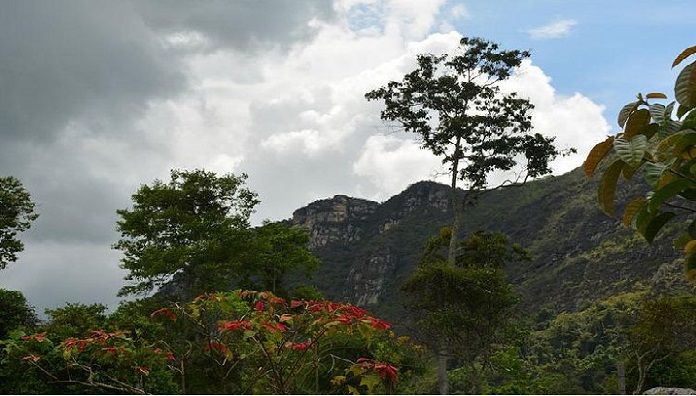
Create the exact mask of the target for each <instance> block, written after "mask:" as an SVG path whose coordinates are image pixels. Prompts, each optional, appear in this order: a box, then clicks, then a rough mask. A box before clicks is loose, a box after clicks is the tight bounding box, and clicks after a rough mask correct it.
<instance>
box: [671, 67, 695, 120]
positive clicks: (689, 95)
mask: <svg viewBox="0 0 696 396" xmlns="http://www.w3.org/2000/svg"><path fill="white" fill-rule="evenodd" d="M674 97H675V98H676V99H677V102H679V104H680V111H681V107H682V106H684V107H686V108H688V109H689V110H690V109H692V108H694V106H696V68H695V67H694V63H691V64H689V65H688V66H686V67H685V68H684V69H683V70H682V71H681V72H680V73H679V76H678V77H677V81H676V82H675V84H674Z"/></svg>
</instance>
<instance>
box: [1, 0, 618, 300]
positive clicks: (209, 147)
mask: <svg viewBox="0 0 696 396" xmlns="http://www.w3.org/2000/svg"><path fill="white" fill-rule="evenodd" d="M252 3H254V4H256V3H255V2H252ZM118 4H121V3H118ZM134 4H136V5H135V6H134V7H132V9H131V8H130V7H125V6H124V7H125V11H123V12H122V14H119V15H123V17H122V18H118V23H116V22H112V21H111V19H110V18H109V17H108V15H104V14H103V13H102V11H100V10H99V9H98V8H94V9H91V8H90V9H89V10H86V11H84V12H88V11H89V12H90V13H94V14H98V15H99V18H97V21H98V22H99V23H94V24H90V25H89V26H91V29H93V30H95V31H96V30H99V29H106V27H105V26H106V25H108V23H107V22H112V23H111V26H110V27H109V30H108V31H106V30H105V31H98V32H89V33H93V34H91V35H88V36H94V37H101V36H104V37H103V39H100V40H101V41H98V42H96V43H95V44H94V45H93V47H94V48H115V49H114V50H110V51H108V53H107V54H106V55H104V56H103V58H104V59H102V61H100V62H96V63H95V62H92V63H84V62H82V63H80V64H79V66H80V67H79V68H77V67H75V68H73V67H67V66H64V65H68V66H70V65H72V63H71V62H73V61H76V59H78V58H76V57H67V56H66V57H65V58H60V59H58V60H60V61H63V62H62V63H61V62H57V61H55V60H53V59H52V58H50V57H48V58H42V57H41V56H39V55H41V54H43V53H44V52H46V53H51V52H50V51H48V50H46V49H44V47H43V46H41V47H35V44H33V43H30V42H25V43H15V44H16V45H18V46H20V47H25V48H26V47H29V48H33V49H35V52H36V56H35V57H32V58H29V59H24V60H22V61H24V62H26V64H20V62H19V61H20V60H19V59H17V58H15V59H14V60H13V61H17V62H18V63H17V70H21V68H23V67H27V66H31V67H37V68H38V67H44V66H45V70H46V73H44V74H45V76H46V77H45V78H42V79H41V80H40V81H36V82H35V84H34V82H31V81H28V82H23V81H19V82H17V86H16V89H15V90H11V91H10V92H11V94H10V96H12V99H13V100H14V99H16V98H18V99H21V96H22V95H24V94H27V95H28V93H33V94H35V96H31V95H28V96H27V98H28V99H27V100H25V101H19V103H20V104H23V103H28V104H27V105H26V106H21V107H22V108H26V109H28V110H27V111H30V112H32V113H31V114H28V115H25V114H18V113H12V114H10V115H9V116H8V117H6V118H7V119H9V120H10V121H11V122H10V123H9V124H8V125H10V124H11V125H10V126H13V125H14V124H18V125H19V124H22V123H23V122H24V124H22V125H21V126H22V128H19V129H17V132H26V133H25V134H22V133H16V134H15V135H10V136H14V139H11V140H9V141H8V143H7V144H6V145H5V146H0V154H2V155H0V163H2V164H3V165H7V167H6V168H7V169H8V170H7V171H8V172H10V173H11V174H15V175H17V176H19V177H21V178H23V180H24V181H26V184H27V187H28V188H29V189H30V191H32V193H33V194H35V195H34V196H35V197H36V198H37V201H38V202H39V203H40V204H41V205H40V207H39V211H40V212H41V217H40V218H39V221H37V223H36V224H35V227H34V229H32V232H31V234H29V237H28V238H27V240H26V242H27V244H26V249H27V252H26V253H27V254H26V255H24V256H22V258H21V262H20V263H16V264H14V265H11V266H10V267H8V269H7V270H5V271H4V272H3V279H2V282H1V283H0V284H2V285H5V286H10V287H15V288H19V289H20V290H24V291H27V294H28V295H29V297H30V300H32V302H33V303H34V304H36V305H39V306H42V305H43V306H45V304H47V303H48V302H49V301H54V302H55V304H61V303H62V302H63V301H66V300H69V301H74V300H75V299H76V298H79V299H80V300H81V301H84V302H93V301H103V300H104V298H106V297H103V296H104V295H105V294H109V297H111V293H112V292H115V290H117V289H118V287H119V285H120V284H121V283H122V281H121V277H122V272H120V271H119V270H118V269H117V268H118V259H119V255H118V253H117V252H114V251H112V250H111V249H110V244H111V243H113V242H115V240H116V238H117V237H118V236H117V235H116V232H115V224H114V222H115V218H116V214H115V211H116V209H120V208H124V207H126V206H127V205H128V204H129V197H130V195H131V194H132V193H134V192H135V191H136V190H137V188H138V187H139V185H140V184H143V183H151V182H152V180H153V179H154V178H160V179H165V180H166V179H167V178H168V173H169V169H171V168H188V169H191V168H206V169H209V170H213V171H216V172H219V173H225V172H235V173H241V172H245V173H248V174H249V185H250V187H251V188H252V189H254V190H256V191H257V192H258V193H259V197H260V199H261V201H262V204H261V206H260V207H259V212H258V215H257V217H256V218H255V220H254V221H255V222H256V223H258V222H259V221H260V220H261V219H263V218H270V219H274V220H277V219H282V218H288V217H290V216H291V215H292V211H293V210H295V209H297V208H299V207H301V206H303V205H306V204H308V203H309V202H311V201H313V200H316V199H321V198H326V197H329V196H333V195H335V194H348V195H353V196H359V197H365V198H375V199H385V198H388V197H390V196H391V195H394V194H396V193H399V192H400V191H402V190H403V189H404V188H406V187H407V186H408V185H409V184H411V183H414V182H416V181H419V180H422V179H433V178H436V177H437V172H438V171H441V170H442V165H441V163H440V159H438V158H436V157H434V156H433V155H432V154H430V153H429V152H428V151H426V150H422V149H420V148H419V145H418V143H416V142H414V141H413V140H412V139H411V138H412V136H407V135H404V134H392V135H385V133H388V132H391V131H390V130H388V128H387V127H386V126H385V124H384V123H382V121H381V120H380V119H379V112H380V110H381V104H380V103H375V102H367V101H366V100H365V98H364V94H365V92H367V91H370V90H372V89H374V88H377V87H379V86H381V85H384V84H386V83H387V82H388V81H390V80H394V79H400V78H401V77H402V76H403V75H404V74H405V73H407V72H409V71H411V70H412V68H413V67H414V55H415V54H417V53H421V52H431V53H442V52H448V51H450V50H452V49H453V48H455V47H457V46H458V42H459V39H460V37H461V35H460V34H459V33H457V32H454V31H451V30H448V29H449V28H451V26H453V24H454V23H455V22H456V20H457V19H463V18H467V17H468V14H467V11H466V8H464V7H463V6H460V7H457V6H454V7H452V8H449V9H448V8H447V5H445V2H444V1H442V0H438V1H412V0H389V1H387V0H341V1H337V3H336V7H334V9H333V10H334V11H335V13H336V15H335V18H334V15H333V11H328V10H326V9H325V7H326V4H328V3H326V2H323V1H322V2H314V3H311V4H314V5H316V7H322V8H321V10H320V11H316V14H317V15H329V16H331V17H327V18H323V19H320V20H317V19H313V18H309V19H307V18H305V19H303V18H302V17H304V16H307V15H310V16H311V15H313V14H312V13H313V12H315V11H312V10H313V9H314V8H313V7H314V5H312V6H310V5H311V4H310V3H307V4H310V5H308V6H307V7H304V8H301V9H300V10H299V11H298V12H297V14H296V16H295V18H293V19H292V20H291V21H287V23H284V24H282V25H278V26H276V25H274V20H275V19H274V18H281V19H282V18H283V15H282V13H280V12H277V13H274V14H273V18H270V19H269V18H266V17H267V16H268V14H267V12H266V11H267V10H264V9H261V8H259V9H254V10H251V11H249V12H250V14H249V15H252V16H258V18H261V19H263V21H264V24H263V26H276V27H277V28H278V29H279V30H272V31H269V32H266V33H264V32H263V31H261V30H260V29H261V28H260V27H259V26H256V25H254V28H253V29H251V30H249V31H246V32H245V34H244V35H242V36H239V37H237V36H236V34H237V33H238V29H239V28H240V27H239V26H237V25H236V24H229V21H228V20H227V19H226V18H225V15H228V14H230V12H228V11H229V9H230V8H232V9H234V8H235V7H236V5H235V4H236V3H235V2H230V3H224V4H222V3H220V4H221V5H219V6H210V7H211V8H208V7H202V8H198V7H193V6H190V7H189V6H187V8H185V9H176V10H171V9H166V10H165V9H161V8H160V7H159V6H157V4H156V3H141V2H137V3H134ZM187 4H188V3H187ZM216 4H217V3H216ZM288 4H289V3H288ZM303 4H304V2H303ZM292 6H294V3H293V5H288V7H292ZM114 7H116V6H114ZM118 7H121V6H120V5H119V6H118ZM250 7H253V6H250ZM259 7H262V5H259ZM360 7H362V8H360ZM142 8H146V9H147V10H146V11H142ZM211 9H212V10H213V11H211ZM41 10H43V11H42V12H45V13H46V15H43V17H44V18H43V19H42V23H43V20H48V21H50V20H51V15H50V14H51V12H58V11H50V10H49V9H45V8H44V9H41ZM57 10H59V11H60V12H62V13H65V12H67V11H65V10H63V9H62V8H61V7H58V8H57ZM139 10H140V12H143V13H145V14H147V15H146V17H145V18H144V19H140V18H139V16H138V15H137V14H134V13H137V12H138V11H139ZM186 10H188V11H186ZM226 10H227V11H226ZM322 10H323V11H322ZM447 10H449V12H448V15H449V17H447V16H446V15H444V13H445V11H447ZM252 11H253V12H252ZM257 11H258V12H257ZM187 12H190V13H191V15H196V16H197V18H199V19H200V21H198V19H196V18H193V19H186V18H185V17H186V16H187ZM235 15H236V14H235ZM365 16H369V18H367V19H365V20H361V21H359V22H360V23H351V18H357V17H360V18H363V17H365ZM160 17H162V18H163V19H159V18H160ZM66 18H67V17H66ZM182 18H183V19H182ZM234 18H237V20H240V19H241V18H242V17H241V16H239V15H236V16H234ZM447 18H449V19H447ZM121 19H128V21H126V22H128V23H126V24H125V25H126V26H129V27H132V28H131V29H129V30H128V36H127V40H125V39H122V38H121V36H119V35H116V33H117V32H118V31H119V29H118V27H119V26H120V24H121ZM310 20H311V22H310ZM114 21H116V19H114ZM197 21H198V22H197ZM243 22H245V23H249V24H253V22H254V21H252V20H249V21H243ZM353 22H355V21H353ZM46 23H47V24H50V23H48V22H46ZM448 23H449V25H447V24H448ZM116 25H119V26H116ZM305 25H311V26H310V28H307V29H306V28H305ZM0 26H3V25H2V24H0ZM19 26H20V27H21V24H20V25H19ZM77 26H81V25H77ZM279 26H280V27H279ZM282 26H288V28H287V29H286V30H287V31H286V30H283V29H281V27H282ZM568 28H570V27H568ZM274 29H275V28H274ZM297 29H299V30H300V31H299V34H300V35H299V36H292V37H290V36H286V34H290V33H292V32H296V31H297ZM0 30H1V28H0ZM83 30H84V31H80V33H81V34H87V33H85V32H88V29H87V28H85V29H83ZM51 31H55V32H56V33H55V34H53V35H47V37H54V36H55V37H56V40H58V41H60V40H59V38H60V37H62V36H65V34H63V35H61V34H58V33H60V32H61V30H60V29H56V28H55V27H54V28H53V29H52V30H51ZM433 32H435V33H433ZM436 32H441V33H436ZM73 33H74V32H73ZM258 35H261V36H260V38H259V37H256V36H258ZM20 36H21V35H14V36H13V35H3V36H2V37H5V38H6V39H7V38H8V37H9V38H12V37H20ZM42 37H44V36H42ZM68 37H73V36H69V35H68ZM235 37H237V38H235ZM278 37H280V39H278V40H281V41H282V44H279V47H280V48H276V47H275V46H273V45H264V46H262V48H254V49H253V50H251V49H249V48H250V47H251V46H253V44H254V43H255V42H256V41H255V40H257V39H261V40H262V41H264V42H265V43H268V42H273V40H274V38H278ZM227 39H230V40H231V41H230V42H229V43H227V45H224V44H225V43H226V41H225V40H227ZM138 40H140V41H138ZM0 41H2V40H1V39H0ZM60 42H61V43H64V44H65V43H69V42H71V41H70V40H67V41H66V40H63V41H60ZM103 42H107V43H112V45H110V46H105V45H103ZM131 42H135V43H138V42H140V46H136V47H135V50H133V51H125V50H124V48H125V49H129V50H130V49H131V48H132V47H131V46H130V43H131ZM85 43H86V44H90V43H91V41H86V42H85ZM124 43H126V44H128V45H126V44H124ZM158 43H159V44H158ZM66 45H67V44H66ZM157 45H159V47H158V46H157ZM49 47H50V46H46V48H49ZM83 47H84V48H81V50H83V51H84V52H85V53H88V54H91V52H90V51H91V49H90V48H88V47H89V45H84V46H83ZM140 47H142V49H139V48H140ZM211 47H213V48H214V50H213V49H212V48H211ZM0 48H12V47H11V46H0ZM83 51H78V54H82V52H83ZM102 51H106V50H102ZM0 52H1V51H0ZM63 52H65V53H70V51H67V50H66V51H63ZM32 53H33V52H32ZM61 53H62V52H61ZM99 53H101V52H99ZM145 55H147V56H145ZM6 58H7V57H6ZM6 58H2V61H3V62H4V61H8V62H9V60H8V59H10V58H7V59H6ZM83 58H84V59H91V58H90V56H84V57H79V59H83ZM36 59H42V60H43V59H45V60H46V62H36V61H35V60H36ZM100 59H101V58H100ZM113 59H116V60H118V62H117V64H116V66H114V67H115V68H118V76H120V80H119V79H109V78H105V77H104V76H111V75H112V74H111V72H112V70H111V68H110V67H111V63H109V62H107V61H106V60H113ZM67 60H70V62H68V61H67ZM13 65H14V63H13ZM134 65H135V66H139V67H134ZM102 69H103V70H102ZM141 69H142V70H144V71H142V70H141ZM13 70H14V69H13ZM56 70H60V71H61V74H59V75H58V78H57V79H56V78H55V77H52V74H51V73H53V72H55V71H56ZM73 70H76V72H75V73H77V74H75V75H72V74H70V73H71V71H73ZM95 70H102V71H103V72H102V73H95ZM48 71H51V73H49V72H48ZM522 71H523V73H521V74H520V75H519V76H518V77H516V78H515V79H514V80H513V81H511V82H510V87H511V89H515V90H518V91H520V92H521V93H526V94H528V95H529V96H530V97H531V98H532V99H533V101H534V103H535V104H536V105H537V109H536V110H535V120H534V122H535V125H536V127H537V128H538V129H539V130H540V131H542V132H546V133H550V134H554V135H557V136H558V139H559V143H561V144H564V145H565V144H568V145H571V146H575V147H577V148H578V149H579V150H580V151H581V153H580V154H579V155H578V156H577V157H573V158H568V159H564V160H562V161H564V162H559V163H558V167H557V169H559V170H569V169H570V168H572V167H574V166H577V165H579V164H580V162H581V157H582V155H584V154H585V153H583V150H585V148H586V146H587V145H588V144H590V143H592V142H595V141H599V140H601V138H602V137H603V134H605V133H606V128H605V127H606V123H605V122H604V121H603V119H602V117H601V110H602V108H601V107H600V106H597V105H596V104H594V103H592V102H591V101H590V100H589V99H587V98H586V97H583V96H582V95H580V94H575V95H573V96H569V97H562V96H559V95H557V94H556V93H555V91H554V89H553V86H552V85H551V82H550V79H549V78H548V76H546V75H545V74H544V72H543V71H542V70H541V69H539V68H538V67H536V66H533V65H531V64H526V65H525V66H524V67H523V70H522ZM44 74H40V75H42V76H43V75H44ZM83 75H84V76H86V77H89V78H82V77H83ZM163 76H164V77H163ZM135 77H138V78H135ZM121 81H127V82H129V84H126V85H123V84H120V82H121ZM30 82H31V84H29V83H30ZM107 82H108V84H107ZM55 83H58V84H57V85H56V84H55ZM23 84H24V85H23ZM27 84H28V85H27ZM51 86H54V87H57V88H56V89H55V90H56V92H58V94H56V95H57V96H55V98H58V99H51V100H47V101H46V102H45V103H44V102H42V101H41V100H39V101H38V102H37V100H36V99H41V98H42V97H43V96H42V95H44V96H45V95H47V94H46V93H45V92H47V91H45V87H51ZM13 87H14V86H13ZM27 87H28V88H32V87H34V88H36V89H27ZM114 87H116V88H118V89H116V88H114ZM39 88H41V89H39ZM78 88H79V89H78ZM83 90H84V91H86V92H88V94H87V93H85V94H81V93H82V91H83ZM121 91H123V92H121ZM65 92H67V93H68V94H65ZM73 92H77V93H78V94H80V95H74V94H73ZM114 94H117V95H115V97H116V99H117V103H116V109H117V110H118V111H115V112H114V111H112V110H113V106H112V105H113V102H111V101H110V100H112V98H113V97H114ZM135 94H137V95H135ZM49 96H50V95H49ZM15 97H16V98H15ZM73 97H78V98H81V99H80V101H79V103H78V101H76V102H75V103H66V102H65V101H66V100H69V99H70V98H73ZM50 98H54V96H50ZM64 98H68V99H64ZM92 98H95V101H97V102H98V104H99V105H89V106H88V109H87V110H85V109H82V108H81V106H83V105H84V104H85V103H91V102H90V101H91V100H92ZM29 99H31V100H29ZM35 102H36V103H38V104H39V105H38V106H37V105H34V106H32V105H31V104H32V103H35ZM68 105H69V106H68ZM55 106H57V107H56V108H57V109H59V110H61V111H60V112H59V113H60V114H58V113H56V114H53V113H51V112H50V110H51V109H53V107H55ZM85 106H86V105H85ZM10 109H11V106H6V107H5V108H4V112H3V110H0V113H2V114H6V113H7V114H9V113H8V112H9V111H10ZM46 109H48V110H47V111H44V110H46ZM85 114H88V116H85ZM578 114H580V115H578ZM36 115H42V116H43V119H39V117H37V116H36ZM122 115H123V116H122ZM32 117H36V119H37V120H34V119H33V118H32ZM0 118H2V117H0ZM25 119H26V120H29V121H26V120H25ZM3 125H5V124H2V123H1V122H0V128H4V129H2V130H0V132H1V133H5V134H12V133H14V129H13V128H10V127H5V126H3ZM66 125H67V126H66ZM35 127H36V128H35ZM34 129H36V130H40V131H41V134H40V135H38V134H37V137H40V138H41V139H38V138H37V139H36V141H41V142H42V143H41V144H35V141H34V140H22V141H20V139H26V138H25V137H24V136H25V135H26V134H28V133H29V132H28V131H31V130H34ZM49 131H50V132H49ZM439 180H440V181H443V182H446V180H444V179H439ZM85 257H88V258H89V260H88V261H89V262H85V261H83V260H84V258H85ZM44 265H45V266H51V267H50V269H48V270H46V269H44V270H42V266H44ZM100 269H105V271H101V272H100ZM61 274H65V275H66V276H64V277H63V278H60V275H61ZM79 274H82V275H79ZM107 278H108V279H107ZM56 279H61V281H62V282H64V284H65V287H64V288H63V289H61V290H58V289H56V290H57V291H51V290H49V289H50V287H51V284H52V282H53V283H55V280H56ZM92 279H95V280H94V285H95V286H94V287H91V284H90V287H88V286H86V284H88V283H89V282H90V281H91V280H92ZM107 284H108V285H107ZM55 287H58V285H55ZM78 289H79V290H78ZM83 291H84V292H83Z"/></svg>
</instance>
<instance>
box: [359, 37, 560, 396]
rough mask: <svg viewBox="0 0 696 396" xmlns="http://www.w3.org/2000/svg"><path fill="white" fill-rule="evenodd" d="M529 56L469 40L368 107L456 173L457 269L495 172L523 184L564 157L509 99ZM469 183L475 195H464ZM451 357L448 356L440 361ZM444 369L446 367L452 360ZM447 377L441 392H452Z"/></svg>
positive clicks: (422, 62) (380, 92) (522, 104)
mask: <svg viewBox="0 0 696 396" xmlns="http://www.w3.org/2000/svg"><path fill="white" fill-rule="evenodd" d="M529 56H530V53H529V52H528V51H519V50H513V51H504V50H500V49H499V47H498V45H497V44H495V43H492V42H489V41H486V40H483V39H480V38H467V37H464V38H462V39H461V41H460V51H459V52H458V53H456V54H453V55H448V54H445V55H432V54H421V55H418V57H417V64H418V68H417V69H416V70H414V71H412V72H410V73H408V74H406V75H405V76H404V78H403V80H402V81H391V82H389V83H388V84H387V85H386V86H383V87H381V88H378V89H375V90H373V91H371V92H368V93H367V94H366V95H365V97H366V98H367V99H368V100H383V101H384V103H385V108H384V110H382V112H381V117H382V119H383V120H385V121H391V122H396V123H397V124H400V125H401V127H403V128H404V130H405V131H406V132H411V133H415V134H416V135H417V136H418V138H419V140H420V142H421V144H422V147H423V148H424V149H427V150H430V151H431V152H432V153H433V154H435V155H437V156H440V157H442V162H443V164H445V165H446V166H448V168H449V169H448V170H449V175H450V186H451V194H452V205H453V208H452V209H453V213H454V220H453V223H452V227H451V230H452V232H451V234H450V240H449V251H448V257H447V263H448V265H449V266H452V267H454V266H455V262H456V259H457V254H458V241H459V236H460V228H461V223H462V219H463V216H464V209H465V207H466V204H467V203H469V202H473V201H474V200H475V199H476V198H477V197H478V196H479V195H480V193H481V192H483V191H484V190H486V189H487V188H489V187H490V186H489V175H490V174H491V173H492V172H494V171H503V172H507V171H513V170H516V169H517V167H518V161H522V160H523V161H524V162H525V164H524V165H523V166H522V169H519V172H518V173H517V174H515V175H514V177H512V179H511V181H509V182H505V183H503V184H502V185H508V184H518V183H521V182H525V181H526V180H527V179H529V178H535V177H538V176H542V175H545V174H548V173H550V172H551V169H550V167H549V161H551V160H553V159H554V158H555V157H556V156H558V155H559V154H562V153H561V152H560V151H559V150H558V149H557V148H556V147H555V146H554V144H553V140H554V139H553V138H547V137H544V136H542V135H541V134H539V133H533V132H532V122H531V115H530V111H531V110H532V109H533V105H532V104H531V103H530V102H529V100H527V99H524V98H520V97H518V96H517V95H516V94H515V93H504V92H502V91H501V89H500V86H499V84H500V82H502V81H504V80H506V79H508V78H509V77H510V76H511V75H512V74H513V73H514V71H515V69H516V68H517V67H519V66H520V64H521V63H522V60H524V59H525V58H527V57H529ZM459 181H461V182H462V183H463V186H462V187H464V188H465V189H466V190H467V194H466V195H465V196H464V198H462V199H460V198H459V195H458V193H457V187H459V186H458V182H459ZM443 354H446V351H441V352H440V355H441V358H442V355H443ZM439 360H440V361H442V360H446V359H444V358H442V359H439ZM440 366H441V367H440V368H441V370H440V371H441V375H440V391H441V393H446V392H447V384H446V377H444V376H443V375H442V370H443V368H442V364H441V365H440Z"/></svg>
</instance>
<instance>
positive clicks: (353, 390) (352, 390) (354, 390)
mask: <svg viewBox="0 0 696 396" xmlns="http://www.w3.org/2000/svg"><path fill="white" fill-rule="evenodd" d="M348 392H350V394H351V395H359V394H360V391H359V390H358V388H356V387H354V386H350V385H348Z"/></svg>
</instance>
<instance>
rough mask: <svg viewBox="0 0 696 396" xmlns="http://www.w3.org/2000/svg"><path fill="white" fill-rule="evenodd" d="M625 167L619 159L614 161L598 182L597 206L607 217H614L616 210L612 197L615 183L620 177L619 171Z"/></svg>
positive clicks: (614, 192) (614, 191) (614, 193)
mask: <svg viewBox="0 0 696 396" xmlns="http://www.w3.org/2000/svg"><path fill="white" fill-rule="evenodd" d="M625 165H626V163H625V162H623V161H622V160H620V159H617V160H615V161H614V162H612V163H611V165H609V167H608V168H607V170H606V171H605V172H604V175H602V180H600V182H599V188H598V189H597V200H598V201H599V206H600V207H601V208H602V210H603V211H604V213H606V214H608V215H609V216H614V214H615V212H616V210H615V209H614V196H615V195H616V182H617V180H618V179H619V176H620V175H621V169H622V168H623V167H624V166H625Z"/></svg>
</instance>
